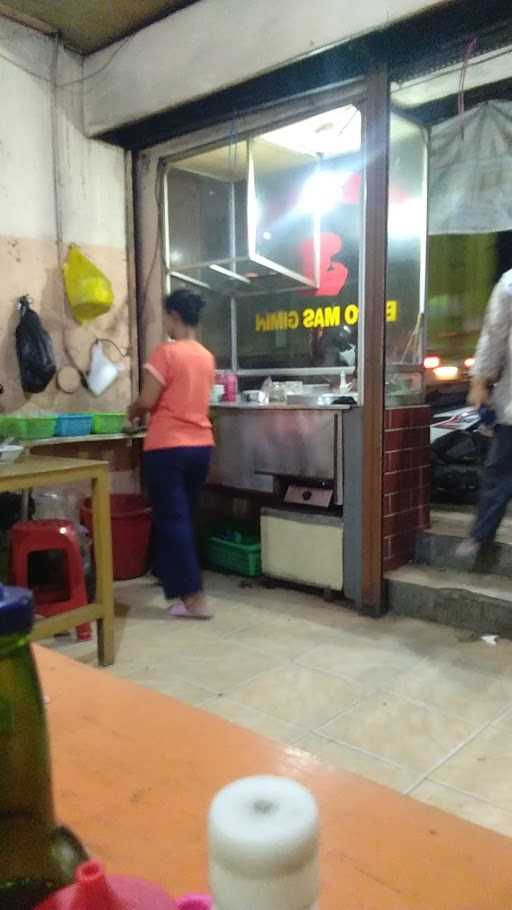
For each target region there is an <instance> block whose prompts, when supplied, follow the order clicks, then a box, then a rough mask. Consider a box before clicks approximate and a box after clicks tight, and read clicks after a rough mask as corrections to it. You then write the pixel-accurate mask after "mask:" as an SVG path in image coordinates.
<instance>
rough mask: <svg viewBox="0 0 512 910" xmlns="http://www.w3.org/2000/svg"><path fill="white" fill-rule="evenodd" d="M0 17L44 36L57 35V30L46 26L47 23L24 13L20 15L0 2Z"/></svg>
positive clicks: (17, 11)
mask: <svg viewBox="0 0 512 910" xmlns="http://www.w3.org/2000/svg"><path fill="white" fill-rule="evenodd" d="M0 16H4V17H5V18H6V19H12V21H13V22H18V23H19V25H26V26H27V28H33V29H35V31H37V32H43V33H44V34H45V35H55V34H56V33H57V29H56V28H54V27H53V26H51V25H48V23H47V22H42V21H41V20H40V19H36V18H35V17H34V16H27V15H26V13H22V12H20V11H19V10H17V9H15V8H14V7H12V6H7V4H5V3H1V2H0Z"/></svg>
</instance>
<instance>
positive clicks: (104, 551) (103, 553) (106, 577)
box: [92, 468, 114, 667]
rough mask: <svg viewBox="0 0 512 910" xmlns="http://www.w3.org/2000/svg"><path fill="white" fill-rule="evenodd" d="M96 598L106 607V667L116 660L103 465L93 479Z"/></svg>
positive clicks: (102, 634) (102, 642)
mask: <svg viewBox="0 0 512 910" xmlns="http://www.w3.org/2000/svg"><path fill="white" fill-rule="evenodd" d="M92 509H93V524H94V552H95V554H96V573H97V575H96V591H97V594H96V599H97V601H98V603H100V604H101V606H102V608H103V616H102V618H101V619H99V620H98V659H99V662H100V664H102V665H103V666H104V667H108V666H110V664H113V663H114V590H113V581H112V575H113V570H112V527H111V519H110V492H109V483H108V473H107V470H106V468H104V469H101V470H100V471H99V472H98V475H97V476H96V477H95V478H94V480H93V481H92Z"/></svg>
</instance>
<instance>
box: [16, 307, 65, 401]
mask: <svg viewBox="0 0 512 910" xmlns="http://www.w3.org/2000/svg"><path fill="white" fill-rule="evenodd" d="M18 309H19V310H20V314H21V315H20V321H19V323H18V325H17V327H16V353H17V355H18V363H19V367H20V377H21V385H22V388H23V391H24V392H26V393H27V394H29V395H32V394H35V393H37V392H43V391H44V390H45V388H46V386H47V385H48V383H49V382H50V380H51V379H53V377H54V376H55V373H56V370H57V365H56V363H55V354H54V352H53V345H52V340H51V338H50V336H49V334H48V332H47V331H46V329H45V328H44V326H43V324H42V322H41V320H40V318H39V316H38V315H37V313H34V311H33V310H32V309H31V308H30V298H29V297H26V296H25V297H20V299H19V300H18Z"/></svg>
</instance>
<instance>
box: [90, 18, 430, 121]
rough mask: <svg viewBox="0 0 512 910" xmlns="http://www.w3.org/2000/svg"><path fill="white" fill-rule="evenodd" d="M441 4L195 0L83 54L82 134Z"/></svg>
mask: <svg viewBox="0 0 512 910" xmlns="http://www.w3.org/2000/svg"><path fill="white" fill-rule="evenodd" d="M443 2H445V0H378V2H372V0H362V2H360V3H353V2H352V0H317V2H316V3H315V4H311V3H310V2H307V0H301V2H297V0H277V2H276V0H201V3H195V4H193V5H192V6H190V7H188V8H186V9H184V10H181V11H180V12H178V13H176V14H174V15H173V16H169V17H168V18H167V19H163V20H161V21H160V22H157V23H155V24H154V25H150V26H148V27H147V28H145V29H142V30H141V31H139V32H137V34H136V35H134V36H133V37H132V38H130V39H128V40H126V39H125V40H124V41H123V42H119V43H118V44H117V45H114V46H111V47H109V48H107V49H106V50H104V51H99V52H98V53H96V54H92V55H91V56H89V57H88V58H87V60H86V63H85V73H86V75H87V77H88V80H89V81H88V88H87V91H86V93H85V97H84V111H85V123H86V130H87V133H88V135H90V136H96V135H99V134H101V133H102V132H105V131H107V130H109V129H114V128H115V127H118V126H121V125H123V124H127V123H131V122H133V121H135V120H139V119H142V118H144V117H147V116H149V115H151V114H156V113H158V112H159V111H163V110H169V109H170V108H173V107H177V106H178V105H180V104H184V103H185V102H188V101H192V100H193V99H195V98H201V97H205V96H206V95H209V94H211V93H212V92H216V91H219V90H220V89H223V88H228V87H229V86H232V85H236V84H237V83H239V82H243V81H245V80H247V79H251V78H253V77H255V76H259V75H261V74H262V73H266V72H270V71H272V70H273V69H276V68H278V67H280V66H283V65H284V64H286V63H290V62H293V61H294V60H298V59H299V58H301V57H304V56H306V55H308V54H314V53H316V52H318V51H319V50H322V49H325V48H328V47H330V46H332V45H335V44H339V43H341V42H344V41H348V40H349V39H350V38H354V37H356V36H358V35H362V34H365V33H367V32H371V31H374V30H376V29H379V28H384V27H386V26H387V25H390V24H391V23H393V22H396V21H397V20H399V19H402V18H406V17H408V16H413V15H415V14H416V13H419V12H421V11H422V10H425V9H428V8H429V7H434V6H438V5H439V4H440V3H443Z"/></svg>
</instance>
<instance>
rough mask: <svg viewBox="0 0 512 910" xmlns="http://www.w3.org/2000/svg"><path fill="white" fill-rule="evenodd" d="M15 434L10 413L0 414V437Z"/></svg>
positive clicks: (6, 437)
mask: <svg viewBox="0 0 512 910" xmlns="http://www.w3.org/2000/svg"><path fill="white" fill-rule="evenodd" d="M15 435H16V427H15V421H14V418H13V417H11V416H10V414H0V437H1V438H2V439H8V438H9V436H15Z"/></svg>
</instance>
